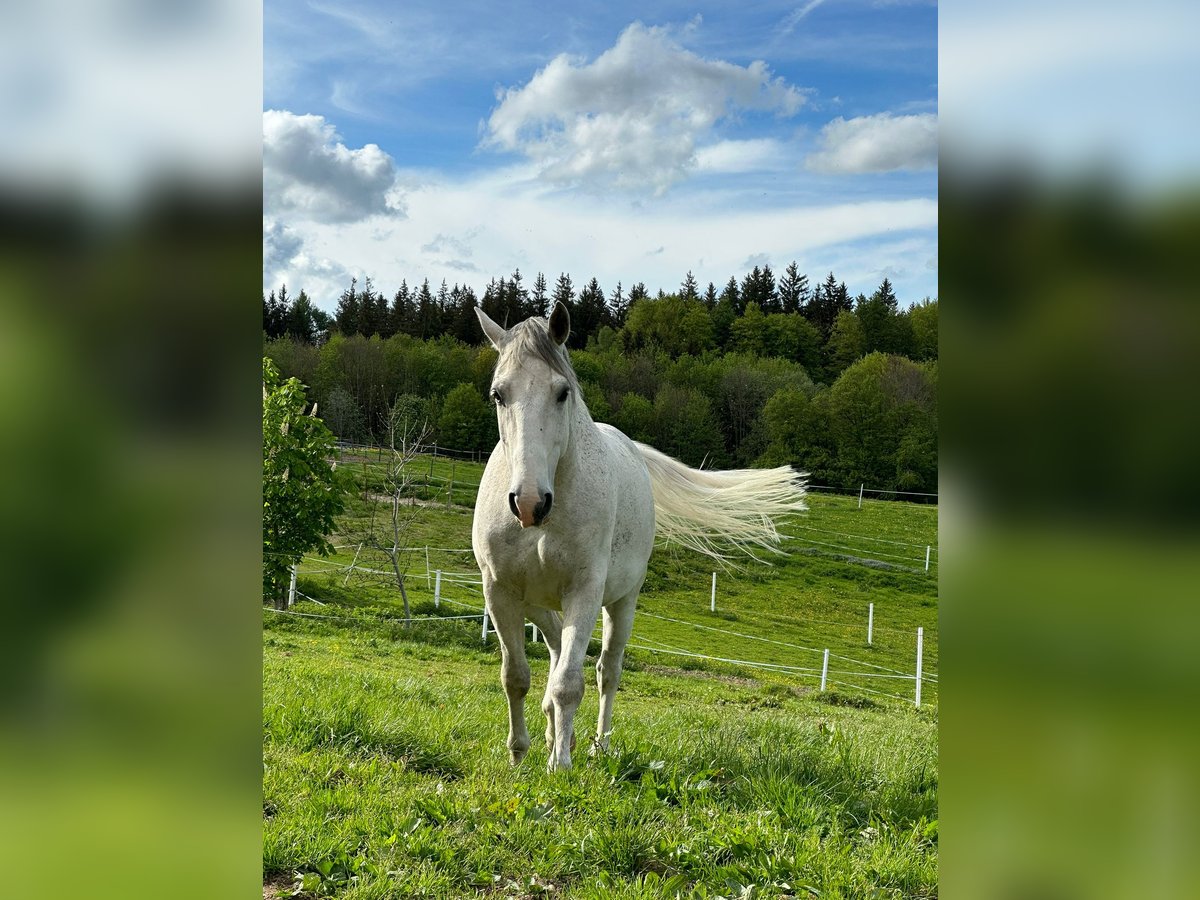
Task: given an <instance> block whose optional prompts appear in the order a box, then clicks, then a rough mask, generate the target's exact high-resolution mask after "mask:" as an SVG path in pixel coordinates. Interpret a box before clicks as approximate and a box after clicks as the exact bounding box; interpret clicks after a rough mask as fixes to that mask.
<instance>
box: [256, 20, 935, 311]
mask: <svg viewBox="0 0 1200 900" xmlns="http://www.w3.org/2000/svg"><path fill="white" fill-rule="evenodd" d="M937 58H938V48H937V9H936V6H935V5H933V4H930V3H924V2H891V0H874V2H869V0H868V2H857V0H824V2H820V0H816V2H814V0H806V2H803V3H798V4H797V3H755V4H744V5H740V6H739V5H737V4H729V3H726V2H722V3H712V4H706V3H699V4H696V3H692V4H677V3H638V4H629V3H613V4H608V5H605V6H604V7H602V8H601V7H599V6H597V8H596V9H593V10H587V11H586V12H584V11H579V10H577V9H574V8H572V7H569V6H565V5H559V4H538V3H524V4H507V5H501V4H495V3H482V2H480V3H445V2H443V3H425V2H405V3H402V4H388V3H380V2H368V0H364V2H350V3H348V2H332V0H330V2H325V0H316V2H293V0H268V2H267V3H266V5H265V8H264V67H263V68H264V100H263V105H264V110H265V112H264V123H263V129H264V257H265V263H264V269H265V271H264V289H270V288H271V287H274V286H278V285H279V284H280V283H281V282H283V281H286V282H287V283H288V286H289V288H290V290H291V291H292V292H293V293H295V292H296V291H297V290H298V289H299V288H301V287H303V288H305V289H306V290H307V291H308V292H309V294H310V295H311V296H312V297H313V299H314V301H315V302H317V303H318V304H319V305H321V306H322V307H325V308H327V309H331V308H332V307H333V305H334V303H335V301H336V297H337V294H338V293H340V292H341V290H342V289H343V288H344V287H345V286H346V285H348V284H349V279H350V276H351V275H357V276H358V277H359V278H360V280H361V279H362V278H363V277H364V276H367V275H369V276H370V277H371V278H372V280H373V281H374V282H375V284H376V285H377V286H378V287H380V288H382V289H383V290H384V291H386V292H388V293H391V292H393V291H395V289H396V288H397V287H398V286H399V283H400V279H401V278H406V279H407V280H408V281H409V283H410V284H411V283H412V282H413V281H414V280H415V281H418V282H419V281H420V279H422V278H425V277H428V278H429V279H430V282H431V284H435V285H436V284H439V283H440V282H441V280H442V279H443V278H444V279H446V280H447V281H448V282H449V283H451V284H453V283H454V282H456V281H457V282H459V283H466V284H471V285H472V286H473V287H475V288H476V290H477V291H481V290H482V288H483V286H484V285H485V284H486V283H487V282H488V281H489V280H491V279H492V278H498V277H500V276H507V275H509V274H510V273H511V272H512V271H513V270H514V269H516V268H520V270H521V272H522V273H523V275H524V276H525V277H526V281H527V282H529V281H532V279H533V277H534V274H535V273H536V272H538V271H543V272H545V274H546V276H547V278H548V279H550V280H551V281H553V280H554V279H555V278H556V277H557V276H558V274H559V273H560V272H568V273H569V274H570V275H571V276H572V278H573V279H574V281H575V283H576V285H581V284H582V283H584V282H585V281H586V280H588V279H590V278H591V277H592V276H595V277H597V278H598V279H599V281H600V284H601V285H602V286H603V287H604V289H605V291H606V292H611V291H612V289H613V288H614V287H615V286H616V284H617V282H618V281H620V282H621V283H622V284H623V286H624V287H625V288H626V289H627V288H628V287H629V286H630V285H631V284H632V283H634V282H635V281H643V282H645V284H646V285H647V287H648V288H649V289H650V290H651V291H655V290H657V289H658V288H663V289H664V290H668V291H670V290H674V289H675V288H677V286H678V285H679V283H680V282H681V281H682V279H683V277H684V275H685V273H686V272H687V271H689V270H691V271H692V272H693V273H694V275H695V277H696V278H697V280H698V281H699V282H700V284H701V285H702V286H703V285H704V284H706V283H707V282H708V281H710V280H711V281H714V282H715V283H716V284H717V285H718V287H719V286H721V285H723V284H724V282H725V281H726V280H727V279H728V278H729V276H730V275H735V276H737V277H738V278H739V279H740V278H741V276H742V275H743V274H744V273H745V272H746V271H748V270H749V269H750V268H751V267H753V265H755V264H761V263H763V262H768V263H769V264H770V265H771V266H772V268H774V269H775V270H776V272H780V271H781V270H782V269H783V268H784V266H786V265H787V264H788V263H789V262H790V261H792V260H795V261H796V262H797V264H798V266H799V267H800V269H801V271H803V272H806V273H807V274H808V275H809V277H810V279H811V280H813V281H816V280H818V279H820V278H822V277H823V276H824V275H825V274H826V273H827V272H829V271H830V270H832V271H833V272H834V273H835V275H836V276H837V277H838V278H839V279H843V280H845V281H846V283H847V286H848V287H849V288H850V290H851V292H852V293H857V292H859V291H862V292H864V293H869V292H870V291H871V290H873V289H874V287H875V286H876V285H878V283H879V281H880V280H881V279H882V278H883V277H885V276H886V277H889V278H890V279H891V280H892V281H893V283H894V284H895V286H896V288H897V292H898V294H899V296H900V299H901V302H902V303H909V302H913V301H917V300H920V299H921V298H922V297H924V296H936V295H937V208H936V198H937V178H936V176H937V173H936V152H937V149H936V147H937V143H936V136H937V121H936V113H937V97H938V87H937Z"/></svg>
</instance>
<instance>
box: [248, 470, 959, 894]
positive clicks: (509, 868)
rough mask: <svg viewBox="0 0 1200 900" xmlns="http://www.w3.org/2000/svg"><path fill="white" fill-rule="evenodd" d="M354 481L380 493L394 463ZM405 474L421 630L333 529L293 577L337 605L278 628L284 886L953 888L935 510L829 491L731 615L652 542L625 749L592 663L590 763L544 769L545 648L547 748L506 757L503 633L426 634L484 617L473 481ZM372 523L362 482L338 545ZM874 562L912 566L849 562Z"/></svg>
mask: <svg viewBox="0 0 1200 900" xmlns="http://www.w3.org/2000/svg"><path fill="white" fill-rule="evenodd" d="M343 465H344V467H346V468H349V469H350V470H351V471H357V472H358V473H359V478H360V479H361V478H363V477H365V478H366V479H367V480H368V482H370V481H371V479H372V478H373V477H374V475H373V471H374V467H376V466H377V462H376V461H374V460H372V459H371V458H370V456H369V455H365V456H363V457H359V458H353V457H350V458H347V459H345V460H344V461H343ZM413 470H414V474H415V475H417V476H419V477H418V481H419V482H421V483H419V484H418V485H417V486H416V488H415V493H416V494H417V496H418V497H419V498H421V502H422V505H419V506H415V507H413V508H412V510H411V512H412V514H413V516H414V521H413V525H412V527H411V529H410V532H409V535H408V538H409V539H408V541H407V542H408V543H409V544H410V546H413V547H419V548H421V549H419V550H415V551H413V552H412V553H410V554H409V555H408V556H407V564H408V570H409V579H408V587H409V591H410V600H412V601H413V615H414V617H416V618H417V619H418V620H419V621H415V622H414V623H413V624H412V625H411V626H409V627H407V628H406V627H405V626H404V625H403V623H402V621H400V615H401V614H400V612H399V600H398V596H397V594H396V591H395V587H394V585H393V586H390V587H389V586H388V584H387V582H386V580H385V579H383V578H382V577H376V576H373V575H371V574H369V573H365V574H364V573H363V572H362V571H361V570H362V569H370V568H379V567H380V565H379V563H380V560H378V559H370V558H368V557H367V555H366V554H365V551H364V553H361V554H359V560H358V563H357V567H356V569H355V573H354V574H352V575H350V577H349V578H347V571H346V570H345V568H344V567H346V566H349V564H350V563H351V561H352V560H353V559H354V557H355V553H356V550H357V548H356V547H355V546H350V545H347V541H346V540H345V539H344V538H342V537H336V536H335V539H334V543H335V544H338V545H341V546H342V549H340V550H339V552H338V554H337V555H336V556H335V557H332V558H330V559H329V560H327V561H326V560H316V561H311V562H306V563H305V564H304V566H303V567H302V569H301V574H300V578H299V589H300V590H301V591H302V592H303V593H304V594H307V595H308V596H309V597H312V598H315V599H316V600H318V601H320V603H317V602H313V601H311V600H307V599H302V600H301V601H300V602H299V603H298V604H297V605H296V607H295V608H294V612H296V613H305V614H308V615H311V616H313V618H309V617H306V616H300V615H281V614H277V613H274V612H271V611H266V612H264V859H263V866H264V881H265V883H266V887H265V888H264V890H265V892H267V893H273V894H278V895H287V894H290V893H291V892H292V890H293V887H294V886H295V885H296V884H297V881H296V879H297V877H299V879H300V880H299V882H298V883H299V885H300V887H301V889H302V893H303V894H307V895H311V896H335V897H344V898H367V897H371V898H376V897H378V898H382V897H409V896H430V897H580V898H582V897H611V898H623V897H713V898H715V897H741V898H750V897H933V896H936V894H937V871H936V866H937V696H938V691H937V681H936V677H937V671H938V667H937V659H938V653H937V650H938V640H937V594H936V590H937V587H936V577H935V574H936V554H934V557H933V562H934V565H933V566H932V571H931V572H930V573H929V574H926V573H925V572H924V571H923V555H924V550H923V546H922V545H925V544H931V545H934V546H935V547H936V535H937V509H936V507H934V506H923V505H917V504H907V503H893V502H882V501H871V500H868V501H867V502H865V503H864V505H863V508H862V509H861V510H860V509H858V508H857V498H848V497H837V496H830V495H823V494H819V493H814V494H811V495H810V507H811V510H810V512H809V513H808V514H807V515H806V516H804V517H802V518H801V519H799V520H797V521H796V522H795V523H793V524H792V525H791V526H788V527H786V528H785V529H784V531H785V532H787V533H789V534H791V535H794V536H795V538H796V539H795V540H793V541H790V542H789V544H788V550H789V551H790V553H789V555H788V556H786V557H776V558H773V559H772V562H773V563H774V565H773V566H771V567H765V566H757V565H750V566H748V567H747V568H745V569H744V570H742V571H739V572H719V573H718V590H717V611H716V613H715V614H714V613H712V612H710V610H709V602H710V584H711V582H710V578H711V571H712V565H711V563H710V562H709V561H706V560H704V559H703V558H702V557H699V556H696V555H695V554H691V553H686V552H680V551H673V550H671V549H664V548H660V549H658V550H656V552H655V555H654V556H653V557H652V559H651V565H650V571H649V575H648V578H647V582H646V587H645V591H644V593H643V594H642V598H641V600H640V601H639V612H638V614H637V618H636V623H635V627H634V634H633V638H632V640H631V644H630V650H629V653H628V655H627V659H626V676H625V679H624V680H623V682H622V685H621V690H620V694H619V697H618V701H617V705H616V717H615V731H614V735H613V746H612V748H611V750H610V752H609V753H608V754H607V755H605V756H603V757H598V758H594V759H589V758H588V757H587V756H586V755H585V753H584V750H585V748H586V746H587V742H588V741H589V740H590V738H591V730H592V728H593V727H594V726H593V723H594V719H595V715H596V691H595V685H594V681H593V680H592V679H591V677H590V672H587V673H585V674H587V675H588V676H589V678H588V688H587V693H586V694H585V699H584V704H583V707H582V708H581V711H580V716H579V719H578V720H577V730H576V733H577V736H578V739H579V749H580V752H579V755H578V761H577V767H576V769H575V770H573V771H571V772H569V773H559V774H555V775H549V774H547V773H546V772H545V770H544V769H545V763H546V759H547V754H546V750H545V748H544V746H542V744H541V741H540V733H541V730H542V724H543V723H542V719H541V712H540V710H539V709H538V703H537V698H538V697H539V696H540V691H541V688H542V686H543V685H544V684H545V678H546V668H547V661H548V659H547V655H546V651H545V648H544V647H543V646H542V645H540V644H532V645H530V649H529V655H530V657H531V665H532V668H533V679H534V685H533V689H532V690H531V693H530V697H531V699H530V700H529V701H528V704H527V718H528V721H529V724H530V730H531V732H532V733H533V734H534V735H535V741H534V747H533V749H532V750H531V752H530V755H529V758H528V759H526V760H525V762H524V763H523V764H522V765H521V766H519V767H517V768H515V769H514V768H510V767H509V765H508V762H507V753H506V751H505V748H504V736H505V733H506V727H507V723H506V714H505V711H504V694H503V691H502V689H501V687H500V683H499V652H498V649H497V645H496V642H495V639H494V637H493V638H492V639H491V640H490V641H489V642H488V643H487V644H486V645H484V644H483V643H482V642H481V639H480V624H481V623H480V620H479V618H478V617H476V618H474V619H466V620H460V619H448V618H447V619H446V620H445V621H433V620H434V619H435V618H438V617H449V616H454V615H466V614H470V613H471V612H472V609H473V608H474V609H478V608H479V607H481V606H482V598H481V597H480V595H479V594H478V593H477V591H478V588H477V586H474V585H472V584H470V583H469V582H470V581H471V580H473V579H477V578H478V573H477V570H475V569H474V563H473V560H472V558H471V556H470V555H469V554H466V553H461V552H457V551H459V550H461V549H463V548H466V547H469V545H470V523H471V509H470V506H469V504H470V503H471V502H473V499H474V493H473V492H474V485H476V484H478V481H479V473H480V472H481V470H482V467H481V466H479V465H475V464H471V463H465V462H462V461H458V462H451V461H449V460H445V459H437V460H432V459H419V460H417V462H416V463H414V466H413ZM451 472H452V473H453V477H454V479H455V481H456V485H455V488H454V494H453V503H451V504H447V503H446V500H447V499H448V493H447V488H448V483H447V480H448V479H449V477H450V475H451ZM421 476H423V477H421ZM372 486H373V485H371V484H370V483H368V491H367V493H368V494H370V488H371V487H372ZM365 513H366V508H365V506H364V503H363V495H362V492H361V491H360V493H359V494H358V496H357V498H356V499H354V500H353V501H352V502H351V505H350V508H349V510H348V513H347V515H346V517H345V519H344V523H343V527H342V531H343V532H344V534H347V535H348V534H351V533H353V532H354V530H355V527H356V525H357V524H359V523H360V522H361V519H362V517H363V516H364V515H365ZM817 529H819V530H817ZM826 538H828V540H826ZM817 542H821V543H823V544H833V545H836V546H834V547H829V546H822V545H821V543H817ZM910 545H911V546H910ZM425 546H429V547H431V548H444V549H440V550H439V549H431V550H430V551H429V566H430V569H441V570H443V572H445V573H447V574H446V576H445V580H444V582H443V590H442V597H443V598H444V602H443V603H442V604H441V606H440V608H438V609H435V608H434V604H433V591H432V584H431V582H432V579H428V580H427V579H426V577H425V573H426V562H425V553H424V549H423V548H424V547H425ZM915 547H919V548H920V549H919V550H915V549H911V548H915ZM847 548H850V549H852V550H853V551H854V552H848V550H847ZM871 549H876V550H878V549H882V550H883V553H892V554H893V555H894V556H897V557H900V556H903V557H904V560H903V561H896V560H888V557H887V556H882V555H878V554H873V553H872V554H868V553H867V552H866V551H868V550H871ZM859 551H862V552H861V553H860V552H859ZM859 555H861V556H867V557H869V558H882V559H883V560H884V561H889V562H891V563H892V564H893V565H896V566H898V567H897V568H877V567H873V566H868V565H863V564H861V563H857V562H852V561H848V560H847V559H845V558H843V557H847V556H850V557H854V556H859ZM917 558H920V559H919V561H913V562H911V564H910V563H909V562H908V561H907V560H909V559H917ZM339 567H342V568H339ZM306 572H307V573H309V574H306ZM868 603H874V608H875V625H874V634H873V642H872V644H870V645H868V644H867V642H866V617H867V604H868ZM317 616H320V617H322V618H316V617H317ZM918 626H920V627H923V629H924V670H925V673H926V675H927V676H929V678H928V679H927V680H923V683H922V687H923V696H922V706H921V708H920V709H917V708H915V707H914V705H913V702H912V696H913V688H914V682H913V679H912V677H911V676H912V673H913V671H914V655H915V633H916V629H917V627H918ZM597 644H598V642H594V643H593V647H592V648H591V649H592V651H593V652H594V650H595V649H597ZM826 648H828V649H829V650H830V654H831V661H830V665H829V675H828V684H827V690H826V691H825V692H820V691H819V690H818V687H819V677H820V669H821V662H822V653H823V650H824V649H826ZM702 657H709V658H702ZM714 657H715V658H716V659H714ZM729 660H737V661H741V662H730V661H729ZM592 661H593V660H592V659H591V658H589V663H591V662H592ZM785 667H786V668H785ZM904 675H907V678H904V677H902V676H904Z"/></svg>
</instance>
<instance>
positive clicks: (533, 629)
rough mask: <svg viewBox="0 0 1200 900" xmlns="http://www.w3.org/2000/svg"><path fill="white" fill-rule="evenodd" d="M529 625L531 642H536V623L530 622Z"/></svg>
mask: <svg viewBox="0 0 1200 900" xmlns="http://www.w3.org/2000/svg"><path fill="white" fill-rule="evenodd" d="M529 627H530V629H531V630H532V631H533V643H535V644H536V643H537V625H535V624H534V623H533V622H530V623H529Z"/></svg>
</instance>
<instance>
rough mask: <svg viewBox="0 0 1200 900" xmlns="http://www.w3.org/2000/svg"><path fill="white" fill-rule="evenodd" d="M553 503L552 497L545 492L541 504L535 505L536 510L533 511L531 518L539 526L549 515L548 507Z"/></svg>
mask: <svg viewBox="0 0 1200 900" xmlns="http://www.w3.org/2000/svg"><path fill="white" fill-rule="evenodd" d="M553 502H554V495H553V494H551V493H549V492H547V493H546V495H545V496H544V497H543V498H542V502H541V503H539V504H538V505H537V509H535V510H534V511H533V518H534V520H535V521H537V522H538V523H539V524H541V522H542V520H543V519H545V518H546V516H548V515H550V505H551V504H552V503H553Z"/></svg>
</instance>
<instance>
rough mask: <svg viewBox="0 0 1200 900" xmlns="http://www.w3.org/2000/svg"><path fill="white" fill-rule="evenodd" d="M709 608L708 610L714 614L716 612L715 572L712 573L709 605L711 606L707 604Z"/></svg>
mask: <svg viewBox="0 0 1200 900" xmlns="http://www.w3.org/2000/svg"><path fill="white" fill-rule="evenodd" d="M709 608H710V609H711V610H712V611H713V612H716V611H717V573H716V572H713V581H712V603H711V604H709Z"/></svg>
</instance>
